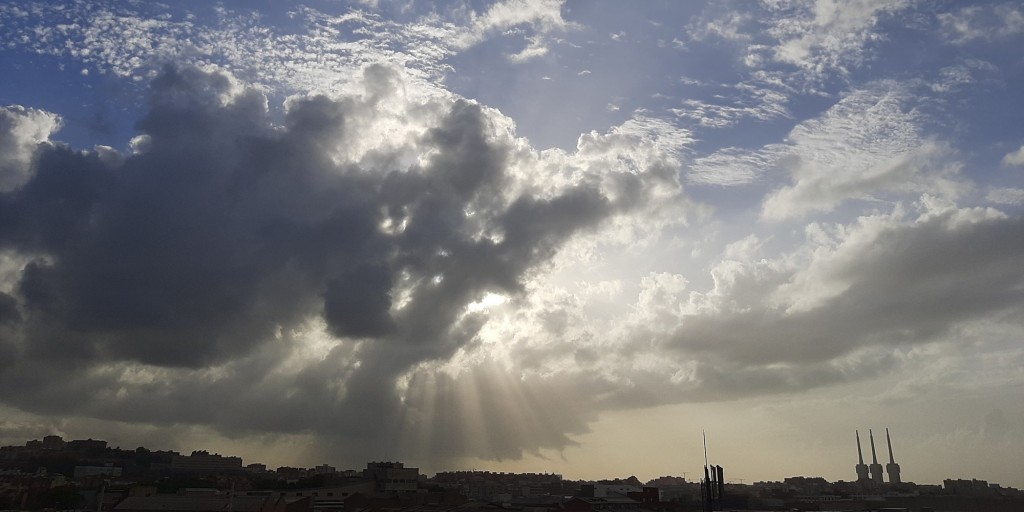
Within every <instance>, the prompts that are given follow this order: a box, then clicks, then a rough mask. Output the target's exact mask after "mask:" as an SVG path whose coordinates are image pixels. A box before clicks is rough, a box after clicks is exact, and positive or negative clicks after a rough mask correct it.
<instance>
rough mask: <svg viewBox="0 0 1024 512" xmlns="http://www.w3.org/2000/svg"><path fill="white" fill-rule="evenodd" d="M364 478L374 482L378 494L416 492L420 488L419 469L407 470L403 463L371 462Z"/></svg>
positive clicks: (364, 472)
mask: <svg viewBox="0 0 1024 512" xmlns="http://www.w3.org/2000/svg"><path fill="white" fill-rule="evenodd" d="M363 478H365V479H367V480H372V481H373V482H374V485H375V487H376V490H377V491H378V492H415V491H416V489H417V488H419V480H420V470H419V468H407V467H405V465H404V464H402V463H401V462H370V463H367V464H366V469H364V470H363Z"/></svg>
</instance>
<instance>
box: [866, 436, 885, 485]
mask: <svg viewBox="0 0 1024 512" xmlns="http://www.w3.org/2000/svg"><path fill="white" fill-rule="evenodd" d="M868 436H869V437H870V438H871V466H869V467H870V469H871V481H872V482H874V483H876V484H882V483H884V482H885V480H883V478H882V465H881V464H879V463H878V456H877V455H875V433H874V432H872V431H871V429H870V428H869V429H868Z"/></svg>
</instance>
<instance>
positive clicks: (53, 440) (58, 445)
mask: <svg viewBox="0 0 1024 512" xmlns="http://www.w3.org/2000/svg"><path fill="white" fill-rule="evenodd" d="M63 448H64V438H62V437H60V436H46V437H44V438H43V449H44V450H61V449H63Z"/></svg>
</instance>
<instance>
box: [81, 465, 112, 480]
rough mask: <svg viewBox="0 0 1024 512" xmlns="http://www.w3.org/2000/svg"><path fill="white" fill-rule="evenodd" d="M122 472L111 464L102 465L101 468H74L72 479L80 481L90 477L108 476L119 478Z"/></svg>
mask: <svg viewBox="0 0 1024 512" xmlns="http://www.w3.org/2000/svg"><path fill="white" fill-rule="evenodd" d="M122 471H123V469H122V468H120V467H118V466H115V465H113V464H104V465H102V466H75V469H74V473H73V476H72V478H74V479H75V480H81V479H83V478H88V477H91V476H109V477H114V478H119V477H120V476H121V472H122Z"/></svg>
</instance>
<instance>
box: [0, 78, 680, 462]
mask: <svg viewBox="0 0 1024 512" xmlns="http://www.w3.org/2000/svg"><path fill="white" fill-rule="evenodd" d="M365 81H366V90H367V94H366V95H364V96H362V97H349V98H344V99H330V98H326V97H323V96H315V97H309V98H301V99H293V100H291V101H290V102H289V104H288V112H287V115H286V119H285V122H284V126H276V125H274V124H273V123H272V122H271V121H270V119H269V117H268V113H267V110H266V99H265V97H264V96H263V95H262V94H260V93H258V92H256V91H254V90H251V89H245V88H242V87H240V86H238V85H237V84H236V83H235V82H234V81H233V79H232V78H231V77H228V76H225V75H221V74H218V73H208V72H203V71H200V70H198V69H195V68H190V67H174V66H171V67H168V68H166V69H165V70H164V71H163V73H161V74H160V76H158V77H157V78H156V79H155V80H154V81H153V82H152V86H151V87H152V97H151V101H150V110H149V113H148V115H147V116H146V117H145V118H144V119H142V120H141V121H140V122H139V124H138V126H139V129H140V130H141V131H142V132H143V134H144V135H143V136H142V137H140V138H138V139H137V140H136V141H135V142H134V143H133V146H134V148H136V149H135V151H134V152H133V153H131V154H127V155H120V156H117V157H111V155H110V154H105V155H104V154H101V152H90V151H86V152H81V151H75V150H72V149H70V148H67V147H64V146H62V145H59V144H49V143H47V144H43V145H41V146H39V148H38V149H37V150H36V153H35V158H34V160H33V164H32V166H31V168H30V169H29V172H28V176H29V177H28V179H27V181H26V182H25V183H24V184H23V185H21V186H19V187H17V188H14V189H12V190H10V191H9V192H6V193H3V194H0V212H2V214H3V215H2V216H0V249H2V250H4V251H9V252H10V253H12V254H15V255H18V257H19V258H21V259H23V260H24V261H26V263H25V265H24V267H23V268H22V270H21V272H20V274H19V275H18V278H17V282H16V284H15V286H14V289H13V290H12V291H11V293H9V294H3V295H0V332H3V333H4V334H5V339H4V340H3V343H0V352H3V355H5V356H9V357H4V360H5V361H8V362H13V363H14V364H11V365H10V366H8V367H6V368H5V369H4V370H3V371H2V372H0V389H2V390H3V391H0V393H2V395H0V396H2V399H3V400H4V401H5V402H7V403H10V404H14V405H16V406H18V407H20V408H23V409H26V410H30V411H36V412H45V413H60V414H78V415H83V416H91V417H96V418H105V419H115V420H121V421H128V422H138V423H150V424H158V425H168V424H176V423H184V424H198V425H209V426H212V427H214V428H216V429H218V430H220V431H222V432H225V433H228V434H236V433H241V432H247V433H251V432H279V433H295V432H313V433H316V434H318V435H319V434H322V435H326V436H338V438H339V439H341V438H343V439H347V440H356V441H360V440H361V441H362V443H361V444H360V443H358V442H356V443H340V442H339V443H337V444H338V445H339V446H338V447H337V449H338V450H339V451H348V452H353V450H355V451H357V452H358V453H359V454H360V455H364V456H368V457H369V456H373V455H374V454H379V453H382V452H381V451H380V450H385V451H386V450H389V449H390V448H388V446H390V445H391V444H392V441H393V440H394V438H395V436H396V435H398V432H397V430H396V429H398V428H399V426H400V422H401V421H402V418H403V413H402V410H403V407H404V406H403V405H402V400H401V397H400V396H399V394H398V393H397V392H396V390H395V383H396V379H398V378H399V377H400V376H401V375H402V374H403V373H404V372H406V371H408V370H409V369H410V368H412V367H413V366H414V365H416V364H419V363H422V362H425V361H444V360H445V359H447V358H449V357H450V356H452V355H453V354H454V353H455V352H456V351H458V350H459V349H460V348H462V347H466V346H469V345H470V344H472V343H474V340H475V339H476V336H477V333H478V331H479V329H480V328H481V326H482V325H483V324H484V323H485V321H486V319H485V318H484V317H483V316H482V315H480V314H473V313H468V312H467V310H466V306H467V305H468V304H470V303H472V302H473V301H476V300H479V299H480V298H481V297H482V296H483V294H484V293H486V292H489V291H490V292H500V293H505V294H517V293H521V292H522V290H523V282H524V279H526V277H527V275H528V273H529V272H530V271H531V270H533V269H535V268H537V267H538V266H539V265H542V264H543V263H545V262H546V261H548V260H549V259H550V258H551V257H552V256H553V255H554V254H555V253H556V251H557V250H558V249H559V247H560V246H561V245H562V244H563V243H564V242H565V241H566V240H567V239H569V238H570V237H572V236H573V235H575V234H577V233H579V232H581V231H583V230H586V229H589V228H592V227H594V226H597V225H598V224H599V223H600V222H601V221H602V220H604V219H607V218H609V217H610V216H613V215H615V214H616V213H618V212H620V211H623V210H624V209H627V208H629V207H631V206H632V205H633V204H634V203H635V202H636V197H633V196H635V195H636V194H633V195H632V196H630V197H628V198H627V199H628V200H621V201H620V200H617V199H614V198H609V197H606V196H605V194H604V193H603V192H602V191H601V189H600V188H599V186H597V185H596V184H593V183H587V182H583V183H579V184H575V185H572V184H570V185H566V186H564V187H563V188H562V189H561V190H559V191H556V192H555V193H548V194H546V195H544V196H543V197H541V196H534V195H531V194H530V193H528V192H516V190H518V189H517V188H516V186H515V184H514V183H513V178H512V177H511V175H510V171H509V166H510V159H511V158H512V146H511V144H512V139H511V138H510V137H508V136H507V135H506V136H500V130H496V129H495V128H494V127H493V125H492V120H491V119H490V118H489V117H488V114H486V113H485V112H484V110H483V109H482V108H481V107H480V106H478V105H477V104H475V103H472V102H468V101H464V100H451V101H435V102H433V103H431V104H429V105H425V106H415V108H409V106H408V105H403V103H402V102H403V101H404V100H403V99H402V98H401V94H402V91H401V79H400V77H398V76H397V74H396V73H395V72H394V71H392V70H390V69H388V68H384V67H372V68H370V69H369V70H368V71H367V73H366V76H365ZM389 102H390V103H389ZM385 103H387V104H388V105H390V107H389V108H396V105H397V106H398V107H399V108H406V110H405V114H404V116H407V118H404V119H402V121H403V122H406V123H409V124H410V125H415V124H416V123H420V124H422V125H423V127H422V129H420V130H412V131H410V132H409V133H412V135H410V136H408V138H407V140H401V139H398V140H394V139H392V140H389V141H388V142H389V144H391V145H390V146H383V148H382V149H381V148H378V149H374V150H371V151H368V152H365V153H363V154H361V156H356V157H352V156H350V155H357V154H359V152H360V151H362V149H360V148H361V147H362V146H360V144H363V142H365V141H366V140H368V139H367V137H372V136H375V135H376V134H374V133H368V131H369V130H372V128H369V127H371V126H372V125H373V123H375V122H377V121H378V119H379V118H380V117H383V116H384V115H385V114H383V113H382V112H383V110H382V109H383V108H384V107H383V106H382V105H384V104H385ZM417 116H418V117H417ZM399 117H401V116H399ZM364 146H365V144H364ZM346 155H349V156H346ZM410 155H411V156H410ZM416 161H418V162H421V163H410V162H416ZM633 179H634V180H639V179H641V177H640V176H636V177H634V178H633ZM659 179H662V178H659ZM595 183H596V182H595ZM520 188H521V189H524V190H525V188H522V187H520ZM399 301H401V302H399ZM316 318H320V319H322V320H323V321H324V322H325V323H326V331H327V332H328V333H330V334H331V335H333V336H335V337H336V338H335V339H334V340H332V341H331V343H332V344H333V348H331V349H330V350H329V351H328V352H326V355H325V356H323V357H321V358H320V359H319V360H305V361H304V362H302V363H301V364H304V365H305V366H303V367H301V368H298V369H294V368H292V369H290V370H288V371H278V370H280V369H281V368H282V367H283V366H282V365H284V364H285V363H286V361H288V360H289V358H290V357H292V356H294V355H295V351H296V350H299V348H297V347H298V342H295V337H294V336H295V335H294V332H295V331H296V330H301V329H304V328H305V327H304V326H308V325H310V323H309V322H311V321H312V319H316ZM137 363H141V364H144V365H148V366H146V367H144V368H145V370H144V371H142V372H141V373H133V374H132V375H135V377H132V378H126V377H125V375H126V373H125V372H126V371H127V372H129V373H131V371H130V370H129V369H130V368H132V367H133V365H136V364H137ZM140 375H141V376H140ZM126 379H127V380H126ZM478 380H479V379H478ZM449 387H450V386H449ZM533 393H534V394H535V395H537V396H540V395H541V394H542V393H541V392H540V391H536V390H535V391H533ZM495 418H497V417H495ZM492 421H498V420H497V419H494V420H492ZM579 421H580V420H578V419H565V421H562V422H557V424H558V426H557V427H555V428H554V431H552V432H539V431H538V432H535V438H532V439H526V438H523V437H522V436H520V437H512V438H509V440H508V441H507V442H506V445H505V446H504V447H501V448H496V449H494V450H492V451H490V452H488V454H493V455H495V456H508V455H510V454H514V453H518V451H519V450H521V449H522V447H523V446H526V447H527V448H530V447H536V446H538V445H542V446H555V445H560V444H564V443H565V438H564V432H565V431H567V429H568V430H575V431H579V430H580V429H581V428H582V427H581V426H580V424H579ZM566 422H568V423H566ZM382 425H388V427H383V428H382ZM565 425H569V427H566V426H565ZM455 431H456V430H452V432H455ZM439 435H440V434H439ZM552 435H553V436H555V437H554V438H551V437H550V436H552ZM342 444H344V445H345V446H344V447H342V446H340V445H342ZM353 445H354V447H353ZM439 446H446V447H448V448H446V449H445V450H441V452H446V454H448V455H452V454H467V453H469V452H470V451H472V450H473V449H474V447H473V446H472V445H471V444H468V443H467V442H464V441H459V440H458V439H457V438H453V439H452V440H450V442H449V443H441V444H440V445H439Z"/></svg>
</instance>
